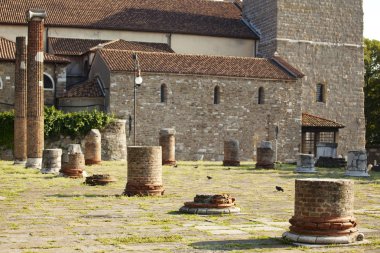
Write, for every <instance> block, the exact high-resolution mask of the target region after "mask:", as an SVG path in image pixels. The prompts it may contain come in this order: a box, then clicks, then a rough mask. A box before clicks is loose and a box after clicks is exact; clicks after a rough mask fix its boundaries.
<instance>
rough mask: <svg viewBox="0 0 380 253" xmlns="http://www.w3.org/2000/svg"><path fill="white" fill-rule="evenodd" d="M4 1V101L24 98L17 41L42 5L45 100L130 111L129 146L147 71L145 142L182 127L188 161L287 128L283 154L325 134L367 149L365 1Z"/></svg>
mask: <svg viewBox="0 0 380 253" xmlns="http://www.w3.org/2000/svg"><path fill="white" fill-rule="evenodd" d="M0 5H1V9H2V11H1V13H0V37H1V39H0V110H8V109H10V108H11V107H12V103H13V89H14V69H13V68H14V49H12V48H14V41H15V39H16V37H17V36H26V34H27V26H26V21H25V12H26V11H27V10H28V9H30V8H38V9H44V10H46V12H47V18H46V20H45V51H46V53H45V69H46V71H45V74H46V78H45V79H46V81H45V82H46V84H45V88H46V89H45V96H48V95H46V94H47V93H48V92H50V93H51V96H53V97H52V99H51V100H49V102H46V103H47V104H51V105H55V106H56V107H58V108H60V109H62V110H65V111H76V110H83V109H89V110H90V109H98V110H103V111H106V112H108V113H113V114H115V115H116V116H117V117H120V118H124V119H126V120H127V126H126V127H127V140H128V142H129V143H132V141H133V135H132V134H131V133H132V132H133V129H132V127H133V121H134V120H135V119H134V118H133V117H134V113H133V109H134V102H135V101H134V78H135V76H136V75H139V74H141V77H142V78H143V82H142V84H141V85H140V86H139V87H137V99H136V103H137V117H136V124H137V127H136V130H137V140H136V141H137V144H138V145H157V144H158V133H159V130H160V129H161V128H168V127H171V128H175V129H176V132H177V133H176V153H177V158H178V159H180V160H181V159H193V158H194V157H195V156H196V155H204V157H205V159H210V160H219V159H221V158H222V156H223V141H224V140H227V139H230V138H234V139H237V140H239V142H240V148H241V158H242V160H248V159H251V158H252V156H253V154H254V147H255V146H256V145H257V144H258V143H259V142H260V140H269V141H274V140H275V139H276V137H277V142H278V145H277V149H278V150H277V151H278V158H279V160H281V161H285V160H294V158H295V156H296V154H297V153H299V152H303V153H315V152H316V146H317V144H318V143H337V146H338V154H339V155H345V153H346V152H347V151H349V150H356V149H363V148H364V146H365V119H364V93H363V85H364V62H363V9H362V1H361V0H345V1H343V0H321V1H311V0H288V1H283V0H243V1H235V2H231V1H228V2H227V1H211V0H210V1H207V0H193V1H184V0H155V1H152V0H114V1H112V3H111V2H110V1H103V0H91V1H90V2H85V1H75V0H65V1H63V0H33V1H27V0H19V1H13V0H4V1H1V3H0ZM10 14H12V15H10ZM12 50H13V51H12ZM49 57H50V58H49ZM136 58H137V59H138V60H136ZM49 59H50V60H49ZM12 64H13V65H12ZM12 66H13V67H12ZM276 129H278V134H276Z"/></svg>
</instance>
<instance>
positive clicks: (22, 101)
mask: <svg viewBox="0 0 380 253" xmlns="http://www.w3.org/2000/svg"><path fill="white" fill-rule="evenodd" d="M26 77H27V73H26V38H25V37H17V38H16V65H15V98H14V101H15V102H14V103H15V120H14V142H13V143H14V145H13V146H14V150H13V153H14V161H15V164H24V163H25V162H26V159H27V149H26V131H27V130H26V122H27V117H26V110H27V79H26Z"/></svg>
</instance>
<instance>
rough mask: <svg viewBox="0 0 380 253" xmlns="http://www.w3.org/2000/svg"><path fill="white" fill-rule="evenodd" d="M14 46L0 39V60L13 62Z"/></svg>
mask: <svg viewBox="0 0 380 253" xmlns="http://www.w3.org/2000/svg"><path fill="white" fill-rule="evenodd" d="M15 52H16V44H15V43H14V42H12V41H10V40H7V39H4V38H1V37H0V60H6V61H14V60H15Z"/></svg>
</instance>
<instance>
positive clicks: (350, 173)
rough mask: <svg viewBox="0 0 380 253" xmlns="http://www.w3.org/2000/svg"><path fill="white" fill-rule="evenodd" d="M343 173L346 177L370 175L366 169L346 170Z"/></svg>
mask: <svg viewBox="0 0 380 253" xmlns="http://www.w3.org/2000/svg"><path fill="white" fill-rule="evenodd" d="M344 175H345V176H348V177H370V175H369V174H368V173H367V172H366V171H355V170H351V171H346V173H344Z"/></svg>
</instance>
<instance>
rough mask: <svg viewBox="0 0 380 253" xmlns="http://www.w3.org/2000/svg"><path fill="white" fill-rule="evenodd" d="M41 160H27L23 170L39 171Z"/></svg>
mask: <svg viewBox="0 0 380 253" xmlns="http://www.w3.org/2000/svg"><path fill="white" fill-rule="evenodd" d="M41 166H42V158H28V159H27V160H26V164H25V168H31V169H41Z"/></svg>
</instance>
